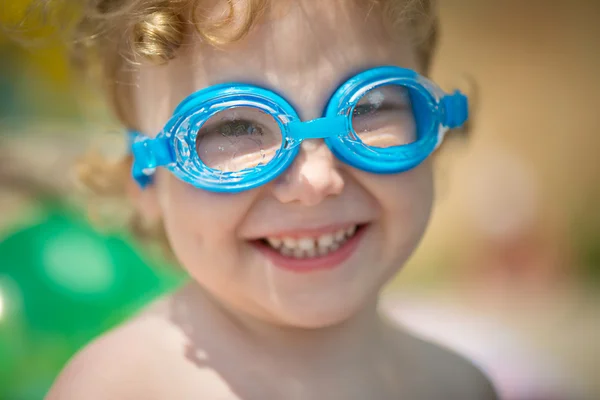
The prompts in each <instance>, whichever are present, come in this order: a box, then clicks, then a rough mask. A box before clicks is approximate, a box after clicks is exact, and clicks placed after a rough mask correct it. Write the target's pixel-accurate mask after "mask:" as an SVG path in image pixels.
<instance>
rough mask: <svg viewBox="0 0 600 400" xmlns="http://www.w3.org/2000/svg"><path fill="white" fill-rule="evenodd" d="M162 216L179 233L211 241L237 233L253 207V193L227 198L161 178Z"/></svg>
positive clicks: (167, 178)
mask: <svg viewBox="0 0 600 400" xmlns="http://www.w3.org/2000/svg"><path fill="white" fill-rule="evenodd" d="M160 180H161V182H160V183H159V196H160V197H161V207H162V209H163V215H164V216H165V217H166V218H171V219H172V220H173V221H172V222H174V221H176V225H178V226H180V227H181V229H185V230H188V231H189V232H190V233H194V234H197V235H201V236H205V235H209V234H210V236H211V237H212V238H213V239H218V238H221V239H223V237H225V236H230V235H233V234H235V233H236V231H237V229H238V227H239V225H240V224H241V223H242V222H243V218H244V216H245V215H246V214H247V212H248V208H249V207H250V206H251V204H252V198H253V196H252V191H249V192H243V193H237V194H226V193H214V192H209V191H206V190H202V189H198V188H196V187H194V186H192V185H190V184H187V183H185V182H182V181H180V180H179V179H177V178H176V177H174V176H172V175H167V176H164V177H161V179H160Z"/></svg>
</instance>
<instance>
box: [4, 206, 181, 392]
mask: <svg viewBox="0 0 600 400" xmlns="http://www.w3.org/2000/svg"><path fill="white" fill-rule="evenodd" d="M183 279H184V277H183V275H182V274H181V273H179V272H178V271H176V270H174V269H173V268H169V267H165V266H156V265H152V264H151V263H150V262H148V261H147V260H145V259H144V258H143V257H142V256H141V255H140V253H139V252H138V251H137V250H136V248H135V247H134V246H133V244H132V243H131V242H130V241H129V240H128V239H127V238H126V237H125V236H118V235H114V236H105V235H103V234H100V233H99V232H97V231H96V230H94V229H93V228H92V227H91V226H90V225H89V224H88V223H87V222H85V220H84V219H83V218H81V217H80V216H78V215H76V214H73V213H72V212H70V211H65V210H63V209H61V208H60V207H59V208H53V209H51V210H49V211H48V213H47V215H46V217H45V218H44V219H43V220H42V221H41V222H39V223H37V224H35V225H32V226H29V227H26V228H25V229H22V230H20V231H18V232H16V233H12V234H11V235H9V236H8V237H5V238H4V239H3V240H1V241H0V400H38V399H42V398H43V396H44V394H45V393H46V391H47V390H48V388H49V386H50V385H51V383H52V381H53V380H54V378H55V377H56V375H57V374H58V372H59V371H60V369H61V368H62V367H63V366H64V364H65V362H66V361H67V360H68V359H69V358H70V357H71V356H72V355H73V354H74V353H75V352H76V351H77V350H79V349H80V348H81V347H82V346H83V345H85V344H86V343H87V342H89V341H90V340H91V339H93V338H94V337H95V336H97V335H99V334H101V333H103V332H105V331H106V330H108V329H110V328H112V327H114V326H115V325H116V324H118V323H120V322H122V321H123V320H125V319H126V318H127V317H129V316H131V315H132V314H133V313H135V312H136V311H138V310H139V309H140V308H141V307H143V306H144V305H145V304H147V303H148V302H150V301H151V300H153V299H154V298H156V297H157V296H159V295H161V294H163V293H165V292H167V291H169V290H172V289H174V288H175V287H177V286H178V285H179V284H180V283H181V282H182V281H183Z"/></svg>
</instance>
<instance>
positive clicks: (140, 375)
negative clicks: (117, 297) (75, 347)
mask: <svg viewBox="0 0 600 400" xmlns="http://www.w3.org/2000/svg"><path fill="white" fill-rule="evenodd" d="M165 302H168V300H167V299H163V300H160V301H158V302H157V303H155V304H153V305H152V306H151V307H149V308H148V309H146V310H145V311H144V312H143V313H141V314H140V315H139V316H137V317H136V318H134V319H133V320H131V321H129V322H127V323H126V324H124V325H122V326H120V327H118V328H116V329H115V330H113V331H111V332H108V333H107V334H105V335H103V336H101V337H99V338H97V339H96V340H95V341H93V342H92V343H90V344H89V345H88V346H87V347H85V348H84V349H83V350H82V351H80V352H79V353H78V354H77V355H76V356H75V357H74V358H73V359H72V360H71V361H70V362H69V363H68V365H67V366H66V368H65V369H64V370H63V371H62V372H61V374H60V375H59V377H58V378H57V380H56V381H55V383H54V385H53V387H52V388H51V390H50V391H49V393H48V395H47V397H46V399H48V400H58V399H60V400H70V399H89V400H95V399H135V398H144V399H152V398H154V393H155V391H154V389H155V388H154V386H155V385H156V382H159V381H160V380H159V379H158V378H159V377H160V375H161V371H162V370H164V369H165V368H168V365H165V364H168V363H170V362H173V360H171V359H170V358H169V357H168V356H167V357H166V356H165V355H167V354H170V353H171V350H174V349H176V348H177V347H178V346H179V344H178V343H180V342H181V338H180V333H179V332H178V329H177V328H176V327H175V326H173V324H171V323H170V321H169V320H168V318H167V314H166V313H165V312H164V311H165V310H164V307H165V305H164V303H165Z"/></svg>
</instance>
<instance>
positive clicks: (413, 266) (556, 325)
mask: <svg viewBox="0 0 600 400" xmlns="http://www.w3.org/2000/svg"><path fill="white" fill-rule="evenodd" d="M19 2H21V3H23V4H25V3H26V1H25V0H19V1H16V2H14V3H19ZM440 3H441V4H440V7H441V22H442V26H441V28H442V34H441V42H440V48H439V52H438V56H437V58H436V62H435V66H434V69H433V74H432V78H433V79H434V80H436V81H437V82H439V83H440V84H441V85H442V86H443V87H444V88H446V89H451V88H453V87H454V86H457V85H458V86H461V85H464V84H465V77H469V79H472V80H474V81H475V82H476V83H477V87H478V90H477V103H476V109H475V113H474V118H473V119H472V126H471V128H472V129H471V132H470V134H469V136H468V137H466V138H465V137H464V136H460V137H456V138H455V139H452V140H449V141H448V143H447V144H446V145H445V146H444V148H443V149H442V150H441V151H440V153H439V154H438V156H437V172H438V176H437V181H438V182H437V186H438V201H437V205H436V209H435V212H434V216H433V220H432V222H431V227H430V229H429V231H428V233H427V235H426V237H425V239H424V241H423V243H422V245H421V246H420V248H419V250H418V251H417V253H416V254H415V256H414V257H413V259H412V260H411V261H410V263H409V265H407V267H406V268H405V270H404V271H403V272H402V273H401V274H400V275H399V276H398V278H397V279H396V280H395V281H394V282H393V283H392V284H391V285H390V287H389V288H388V290H387V292H386V296H385V299H384V302H383V308H384V310H385V311H386V312H388V313H389V314H390V315H391V316H392V317H393V318H395V319H397V320H398V321H400V322H402V323H404V324H405V325H407V326H408V327H409V328H410V329H413V330H415V331H416V332H418V333H419V334H421V335H423V336H426V337H428V338H430V339H431V340H434V341H437V342H440V343H442V344H445V345H447V346H449V347H451V348H453V349H455V350H456V351H458V352H460V353H462V354H463V355H465V356H467V357H469V358H470V359H471V360H472V361H473V362H474V363H475V364H477V365H478V366H480V367H481V368H482V369H483V370H484V371H485V372H486V373H487V374H488V375H489V376H490V377H491V379H492V380H493V381H494V383H495V385H496V387H497V388H498V390H499V392H500V393H501V395H502V397H503V398H504V399H509V400H511V399H512V400H517V399H518V400H525V399H527V400H536V399H540V400H541V399H547V400H550V399H555V400H559V399H560V400H563V399H564V400H571V399H573V400H576V399H598V398H600V379H598V378H599V375H598V371H600V340H599V339H600V290H599V289H600V211H599V209H598V204H600V158H599V157H598V153H599V151H600V112H598V104H600V24H598V21H599V20H600V2H597V1H591V0H579V1H573V0H571V1H567V0H560V1H553V2H548V1H541V0H532V1H527V2H523V1H516V0H512V1H503V2H502V4H500V3H499V2H497V1H491V0H479V1H475V0H447V1H443V2H440ZM6 4H7V3H0V7H5V5H6ZM11 4H12V2H11ZM7 10H8V8H7V7H5V8H4V10H0V15H2V17H3V18H9V19H10V18H11V16H10V15H8V14H7ZM13 17H14V16H13ZM71 77H72V74H71V72H70V71H69V68H68V66H67V62H66V57H65V50H64V48H62V47H61V45H60V44H59V42H58V41H56V42H54V41H53V40H51V39H50V40H46V41H44V42H43V43H37V44H36V43H34V44H33V45H31V44H30V45H29V47H27V48H23V47H22V46H19V45H18V44H16V43H14V41H10V40H9V39H8V38H7V37H6V35H3V34H2V33H1V32H0V400H29V399H32V400H33V399H41V398H43V395H44V393H45V391H46V390H47V389H48V387H49V385H50V384H51V383H52V381H53V379H54V378H55V376H56V375H57V373H58V372H59V371H60V369H61V368H62V367H63V366H64V363H65V362H66V361H67V360H68V359H69V358H70V357H71V356H72V355H73V354H74V352H76V351H77V350H78V349H79V348H81V347H82V346H83V345H84V344H85V343H87V342H88V341H90V340H91V339H92V338H94V337H95V336H97V335H99V334H101V333H102V332H105V331H106V330H108V329H110V328H111V327H113V326H115V325H116V324H118V323H119V322H121V321H123V320H124V319H125V318H127V317H128V316H130V315H131V314H133V313H135V312H136V311H137V310H139V309H140V307H143V305H144V304H147V303H148V302H149V301H151V300H152V299H153V298H155V297H156V296H159V295H160V294H162V293H165V292H167V291H169V290H172V289H173V288H175V287H177V285H179V284H180V283H181V282H182V281H183V279H184V278H183V276H181V274H180V273H178V272H177V270H176V269H175V268H172V267H170V266H168V265H164V263H163V262H161V261H157V258H155V257H150V256H145V255H144V254H145V252H144V251H142V250H141V249H140V247H139V246H138V245H137V244H136V243H135V242H134V241H133V240H132V239H131V237H130V235H129V234H128V233H127V232H126V230H124V229H121V230H116V231H115V230H114V229H113V230H110V231H106V230H103V229H101V228H100V227H99V226H97V225H95V224H92V223H90V221H89V219H88V218H87V216H86V212H85V207H84V205H83V201H82V199H81V196H79V195H78V194H77V193H78V192H77V190H76V185H75V184H74V179H73V174H72V172H71V171H72V169H73V165H74V164H75V162H76V161H77V159H78V158H79V157H81V156H82V155H83V154H84V153H85V152H87V151H88V150H89V149H90V148H99V149H102V150H103V151H105V152H106V151H108V152H110V153H111V154H114V155H115V156H118V155H119V154H122V153H123V151H124V141H123V137H122V133H121V132H120V131H119V127H118V126H117V125H116V124H115V123H114V122H113V121H111V120H110V118H109V113H108V111H107V110H106V108H105V106H104V105H103V103H102V102H101V99H100V96H99V93H97V92H94V91H91V90H89V89H86V88H84V87H82V86H81V85H79V84H78V83H77V81H76V80H73V79H71ZM457 136H459V135H457Z"/></svg>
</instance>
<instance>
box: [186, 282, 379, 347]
mask: <svg viewBox="0 0 600 400" xmlns="http://www.w3.org/2000/svg"><path fill="white" fill-rule="evenodd" d="M192 291H193V294H192V293H191V292H192ZM184 293H186V294H185V302H186V303H187V304H188V305H189V306H190V307H191V309H194V310H196V312H200V311H201V314H196V315H201V316H202V319H203V321H204V322H203V325H204V324H208V323H209V322H208V321H210V326H211V328H212V329H214V330H217V329H219V330H223V332H221V334H223V335H225V336H230V335H231V336H232V337H231V339H237V340H243V341H244V342H247V343H248V344H250V345H252V346H253V347H256V346H260V347H264V349H265V350H266V349H270V350H275V351H277V352H278V353H279V352H281V351H284V352H291V353H295V352H297V353H298V354H301V355H302V356H303V357H306V356H309V355H310V353H315V355H324V354H327V353H335V352H336V351H337V349H339V350H340V351H342V352H343V353H345V354H347V353H348V351H349V349H352V350H355V351H361V350H364V349H365V348H366V347H369V346H371V345H372V344H373V343H374V342H375V343H377V342H380V340H382V339H383V335H384V332H385V329H384V328H385V327H386V324H385V323H384V322H383V320H382V318H381V317H380V315H379V313H378V311H377V305H378V299H377V298H376V297H375V298H373V299H371V301H370V302H369V303H368V304H366V305H365V307H363V308H362V309H361V310H360V311H359V312H358V313H356V314H354V315H353V316H351V317H350V318H348V319H346V320H344V321H341V322H340V323H337V324H333V325H331V326H325V327H321V328H314V329H310V328H298V327H294V326H289V325H283V324H277V323H272V322H269V321H264V320H261V319H259V318H255V317H253V316H250V315H249V314H247V313H243V312H237V311H235V310H232V308H230V307H227V306H225V305H223V304H222V303H221V302H219V301H218V300H216V299H214V298H213V297H212V296H210V295H209V294H208V293H206V291H205V290H203V289H202V288H200V287H199V286H197V285H195V284H192V285H190V286H189V287H188V288H186V289H185V290H184Z"/></svg>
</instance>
